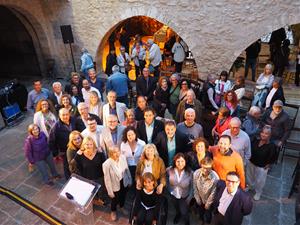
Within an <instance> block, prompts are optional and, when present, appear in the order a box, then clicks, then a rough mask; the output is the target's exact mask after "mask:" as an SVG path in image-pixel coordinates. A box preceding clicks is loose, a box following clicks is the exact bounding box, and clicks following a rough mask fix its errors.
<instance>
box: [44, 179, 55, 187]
mask: <svg viewBox="0 0 300 225" xmlns="http://www.w3.org/2000/svg"><path fill="white" fill-rule="evenodd" d="M46 184H47V185H49V186H53V185H54V183H53V181H52V180H49V181H47V182H46Z"/></svg>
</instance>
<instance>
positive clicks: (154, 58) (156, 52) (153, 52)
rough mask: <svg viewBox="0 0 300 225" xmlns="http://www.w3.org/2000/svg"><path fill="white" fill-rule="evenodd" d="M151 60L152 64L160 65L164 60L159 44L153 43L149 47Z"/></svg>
mask: <svg viewBox="0 0 300 225" xmlns="http://www.w3.org/2000/svg"><path fill="white" fill-rule="evenodd" d="M149 60H150V64H151V65H152V66H154V67H155V66H158V65H159V64H160V62H161V60H162V58H161V53H160V48H159V46H158V45H157V44H155V43H153V44H152V46H151V47H150V49H149Z"/></svg>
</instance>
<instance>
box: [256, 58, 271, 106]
mask: <svg viewBox="0 0 300 225" xmlns="http://www.w3.org/2000/svg"><path fill="white" fill-rule="evenodd" d="M273 81H274V75H273V74H272V65H271V64H267V65H266V66H265V69H264V72H263V73H262V74H260V75H259V77H258V79H257V81H256V86H255V92H254V99H253V101H252V105H257V106H259V107H262V106H263V104H264V103H265V100H266V97H267V94H268V92H269V89H270V88H271V87H272V83H273Z"/></svg>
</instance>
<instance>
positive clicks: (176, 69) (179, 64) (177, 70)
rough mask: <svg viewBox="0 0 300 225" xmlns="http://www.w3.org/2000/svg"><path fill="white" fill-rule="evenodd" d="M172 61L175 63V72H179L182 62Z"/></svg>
mask: <svg viewBox="0 0 300 225" xmlns="http://www.w3.org/2000/svg"><path fill="white" fill-rule="evenodd" d="M174 63H175V71H176V72H177V73H181V71H182V65H183V62H175V61H174Z"/></svg>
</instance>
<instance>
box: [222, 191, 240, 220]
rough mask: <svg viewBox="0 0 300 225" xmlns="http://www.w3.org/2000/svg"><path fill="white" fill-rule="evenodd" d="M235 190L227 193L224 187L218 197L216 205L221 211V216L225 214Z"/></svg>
mask: <svg viewBox="0 0 300 225" xmlns="http://www.w3.org/2000/svg"><path fill="white" fill-rule="evenodd" d="M236 192H237V190H235V191H234V192H232V193H228V190H227V187H226V188H225V189H224V191H223V194H222V196H221V198H220V203H219V206H218V211H219V213H221V214H222V215H223V216H225V213H226V211H227V209H228V207H229V205H230V203H231V202H232V199H233V197H234V195H235V194H236Z"/></svg>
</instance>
